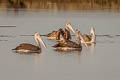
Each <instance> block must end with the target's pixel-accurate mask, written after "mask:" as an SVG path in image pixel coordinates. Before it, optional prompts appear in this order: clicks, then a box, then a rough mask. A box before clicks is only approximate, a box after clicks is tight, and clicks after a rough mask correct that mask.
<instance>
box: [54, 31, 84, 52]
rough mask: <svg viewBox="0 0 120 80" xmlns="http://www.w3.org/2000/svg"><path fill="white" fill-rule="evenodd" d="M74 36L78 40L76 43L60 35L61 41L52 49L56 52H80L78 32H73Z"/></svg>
mask: <svg viewBox="0 0 120 80" xmlns="http://www.w3.org/2000/svg"><path fill="white" fill-rule="evenodd" d="M75 36H76V38H77V39H78V42H77V43H76V42H73V41H70V40H66V39H64V37H63V35H62V34H60V37H61V41H59V42H58V43H57V44H55V45H54V46H53V47H54V48H55V49H56V50H59V51H81V50H82V45H81V38H80V36H81V34H80V31H75ZM83 42H84V41H83Z"/></svg>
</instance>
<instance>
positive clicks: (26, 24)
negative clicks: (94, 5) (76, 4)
mask: <svg viewBox="0 0 120 80" xmlns="http://www.w3.org/2000/svg"><path fill="white" fill-rule="evenodd" d="M66 21H70V22H71V24H72V26H73V27H74V29H79V30H80V31H81V32H82V33H86V34H89V29H90V27H95V30H96V35H97V43H96V45H92V46H90V47H88V48H86V47H85V46H83V50H82V51H81V52H77V51H74V52H58V51H54V49H53V48H52V47H51V46H52V45H54V44H55V43H56V42H55V41H51V40H48V39H47V37H45V36H42V38H43V39H44V41H45V43H46V44H47V47H48V48H47V49H45V48H44V47H43V46H42V53H41V54H29V55H25V54H18V53H14V52H13V51H12V50H11V49H12V48H15V47H16V46H17V45H19V44H20V43H24V42H28V43H32V44H35V41H34V38H33V36H32V35H33V34H34V33H35V32H39V33H40V34H41V35H46V34H47V33H49V32H51V31H53V30H57V29H59V28H64V27H65V23H66ZM71 33H72V32H71ZM72 34H73V33H72ZM25 35H26V36H25ZM73 40H74V41H76V40H75V39H74V36H73ZM0 45H1V46H0V51H1V53H0V79H1V80H40V79H42V80H80V79H82V80H88V79H89V80H119V79H120V63H119V60H120V52H119V51H120V50H119V49H120V13H116V12H107V11H104V12H103V11H95V12H92V11H87V12H86V11H83V12H81V11H60V12H58V11H51V10H50V11H47V10H39V11H38V10H37V11H36V10H27V11H26V10H23V9H21V10H19V11H18V12H17V13H16V12H14V11H13V10H9V11H7V12H6V11H1V12H0Z"/></svg>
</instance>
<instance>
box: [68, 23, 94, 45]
mask: <svg viewBox="0 0 120 80" xmlns="http://www.w3.org/2000/svg"><path fill="white" fill-rule="evenodd" d="M67 26H68V27H69V28H70V29H71V30H72V32H73V33H74V34H75V33H76V32H75V30H74V29H73V28H72V26H71V24H70V23H68V24H67ZM80 37H81V39H82V40H81V43H86V44H91V43H96V36H95V29H94V27H91V29H90V35H87V34H84V35H82V34H81V36H80ZM86 44H85V45H86ZM86 46H87V45H86Z"/></svg>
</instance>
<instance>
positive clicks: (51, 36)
mask: <svg viewBox="0 0 120 80" xmlns="http://www.w3.org/2000/svg"><path fill="white" fill-rule="evenodd" d="M66 24H68V23H66ZM60 34H63V37H64V38H65V39H66V40H70V39H71V35H70V29H69V27H68V26H67V25H66V28H65V29H64V30H63V29H61V28H60V29H59V30H58V31H53V32H51V33H49V34H48V35H47V36H48V39H51V40H60Z"/></svg>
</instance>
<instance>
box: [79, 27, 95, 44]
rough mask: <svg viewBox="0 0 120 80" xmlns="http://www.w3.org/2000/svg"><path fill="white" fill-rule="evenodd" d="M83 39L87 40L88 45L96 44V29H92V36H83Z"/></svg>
mask: <svg viewBox="0 0 120 80" xmlns="http://www.w3.org/2000/svg"><path fill="white" fill-rule="evenodd" d="M82 37H83V39H84V40H85V43H87V44H91V43H96V35H95V29H94V27H91V29H90V35H87V34H83V35H82ZM81 43H84V42H81Z"/></svg>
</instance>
